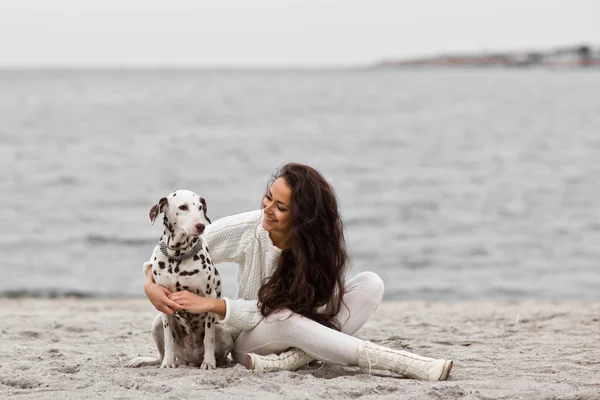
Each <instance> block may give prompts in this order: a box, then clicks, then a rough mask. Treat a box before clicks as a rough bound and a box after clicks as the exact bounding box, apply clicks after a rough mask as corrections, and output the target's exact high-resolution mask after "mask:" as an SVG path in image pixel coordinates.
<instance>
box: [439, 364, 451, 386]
mask: <svg viewBox="0 0 600 400" xmlns="http://www.w3.org/2000/svg"><path fill="white" fill-rule="evenodd" d="M452 364H453V362H452V361H448V362H446V365H444V370H443V371H442V375H440V379H439V380H440V381H445V380H446V379H448V376H449V375H450V371H451V370H452Z"/></svg>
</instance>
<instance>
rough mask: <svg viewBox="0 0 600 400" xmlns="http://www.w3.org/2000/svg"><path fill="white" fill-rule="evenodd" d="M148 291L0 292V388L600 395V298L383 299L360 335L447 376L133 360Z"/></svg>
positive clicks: (125, 394)
mask: <svg viewBox="0 0 600 400" xmlns="http://www.w3.org/2000/svg"><path fill="white" fill-rule="evenodd" d="M154 315H155V311H154V309H153V308H152V306H151V305H150V304H149V303H148V302H147V301H146V300H144V299H134V300H132V299H126V300H115V299H113V300H97V299H54V300H44V299H0V398H12V397H14V398H18V399H87V398H93V399H157V398H160V399H196V398H210V399H232V398H243V399H358V398H360V399H397V398H403V399H427V398H433V399H454V398H464V399H489V398H492V399H504V398H506V399H515V398H524V399H550V398H556V399H569V398H571V399H582V398H594V399H600V363H599V361H600V303H598V302H594V303H577V302H549V301H518V302H517V301H515V302H494V301H486V302H457V303H435V302H394V303H393V302H385V303H383V304H382V305H381V306H380V308H379V309H378V310H377V312H376V313H375V315H374V316H373V317H372V319H371V320H370V321H369V322H368V323H367V324H366V325H365V326H364V327H363V328H362V329H361V331H360V332H359V333H358V335H357V336H359V337H361V338H364V339H368V340H371V341H373V342H376V343H379V344H383V345H386V346H390V347H394V348H405V349H408V350H411V351H414V352H417V353H420V354H422V355H431V356H437V357H445V358H451V359H453V360H454V362H455V364H454V369H453V370H452V374H451V379H450V380H448V381H446V382H422V381H416V380H411V379H404V378H399V377H395V376H388V375H386V374H380V373H372V374H371V375H369V374H367V373H365V372H362V371H360V370H358V369H357V368H356V367H339V366H332V365H311V366H309V367H307V368H306V369H303V370H300V371H297V372H288V371H283V372H275V373H258V372H254V371H248V370H246V369H245V368H244V367H242V366H241V365H229V366H227V367H225V368H221V369H218V370H216V371H202V370H199V369H195V368H190V367H180V368H177V369H171V370H165V369H159V368H154V367H147V368H140V369H131V368H126V367H125V365H126V363H127V361H128V360H129V359H131V358H132V357H136V356H138V355H154V354H155V353H156V350H155V348H154V344H153V341H152V338H151V335H150V332H149V329H150V323H151V321H152V318H153V316H154Z"/></svg>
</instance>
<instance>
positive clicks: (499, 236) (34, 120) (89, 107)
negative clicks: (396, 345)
mask: <svg viewBox="0 0 600 400" xmlns="http://www.w3.org/2000/svg"><path fill="white" fill-rule="evenodd" d="M286 162H299V163H304V164H308V165H311V166H313V167H314V168H316V169H318V170H319V171H320V172H321V173H322V174H323V175H324V176H325V177H326V179H327V180H328V181H329V182H330V183H331V184H332V185H333V187H334V188H335V190H336V194H337V197H338V200H339V205H340V209H341V213H342V217H343V219H344V222H345V232H346V241H347V245H348V251H349V253H350V255H351V262H350V264H349V270H348V273H349V276H350V275H353V274H356V273H359V272H361V271H373V272H376V273H377V274H379V275H380V276H381V277H382V278H383V280H384V282H385V287H386V289H385V296H384V299H385V300H431V301H454V300H490V299H494V300H495V299H509V300H510V299H553V300H600V70H598V69H590V70H586V69H569V68H563V69H560V68H556V69H550V68H548V69H539V68H532V69H495V68H490V69H476V68H429V69H427V68H424V69H408V68H407V69H378V68H365V69H359V68H357V69H310V70H294V69H289V70H283V69H247V70H244V69H240V70H236V69H229V70H203V69H163V70H161V69H156V70H154V69H123V70H119V69H104V70H102V69H98V70H94V69H86V70H73V69H71V70H69V69H56V70H44V69H40V70H36V69H29V70H2V71H0V167H1V172H2V173H1V174H0V296H9V297H21V296H37V297H57V296H79V297H126V298H132V297H143V296H144V293H143V283H144V276H143V274H142V264H143V263H144V262H145V261H146V260H148V259H149V257H150V254H151V253H152V249H153V247H154V246H155V244H156V243H157V241H158V239H159V237H160V235H161V233H162V224H161V223H157V224H155V225H151V223H150V220H149V217H148V212H149V210H150V208H151V207H152V206H153V205H154V204H155V203H156V202H157V201H158V199H159V198H160V197H163V196H165V195H166V194H168V193H170V192H172V191H174V190H177V189H189V190H192V191H194V192H196V193H198V194H200V195H202V196H203V197H205V198H206V200H207V203H208V215H209V217H210V218H211V219H212V220H213V221H214V220H216V219H219V218H221V217H225V216H229V215H233V214H237V213H241V212H246V211H251V210H255V209H258V208H260V204H261V200H262V196H263V194H264V193H265V190H266V185H267V182H268V180H269V178H270V176H271V174H272V173H273V172H274V171H275V170H276V169H277V168H278V167H279V166H281V165H283V164H285V163H286ZM236 268H237V266H236V265H235V264H231V263H224V264H220V265H219V270H220V272H221V274H222V275H223V276H224V295H225V296H233V295H234V294H235V288H236V282H235V279H236Z"/></svg>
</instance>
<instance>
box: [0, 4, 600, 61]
mask: <svg viewBox="0 0 600 400" xmlns="http://www.w3.org/2000/svg"><path fill="white" fill-rule="evenodd" d="M599 16H600V0H412V1H403V0H381V1H378V0H370V1H368V0H360V1H359V0H343V1H342V0H310V1H309V0H303V1H301V0H213V1H204V0H171V1H167V0H163V1H158V0H0V65H4V66H7V65H8V66H40V65H114V66H137V65H175V66H185V65H199V66H262V65H273V66H290V65H298V66H327V65H349V64H350V65H351V64H370V63H373V62H376V61H379V60H381V59H384V58H387V59H389V58H402V57H407V56H415V55H425V54H432V53H437V52H442V51H444V52H449V51H464V50H466V51H478V50H484V49H488V50H498V49H500V50H504V49H515V48H517V49H526V48H541V49H544V48H548V47H550V48H551V47H554V46H555V45H562V44H579V43H582V42H585V43H590V44H597V45H600V17H599Z"/></svg>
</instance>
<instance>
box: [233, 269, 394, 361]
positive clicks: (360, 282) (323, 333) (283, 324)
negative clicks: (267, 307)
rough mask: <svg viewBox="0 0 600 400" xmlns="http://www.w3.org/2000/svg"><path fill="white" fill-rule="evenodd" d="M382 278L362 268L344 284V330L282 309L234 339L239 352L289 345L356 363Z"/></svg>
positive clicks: (267, 350)
mask: <svg viewBox="0 0 600 400" xmlns="http://www.w3.org/2000/svg"><path fill="white" fill-rule="evenodd" d="M382 297H383V281H382V280H381V278H380V277H379V275H377V274H375V273H373V272H362V273H360V274H358V275H356V276H355V277H353V278H352V279H350V280H349V281H348V282H346V284H345V294H344V303H345V305H344V304H342V308H341V310H340V312H339V313H338V315H337V320H338V321H339V322H340V324H341V327H342V331H341V332H338V331H336V330H334V329H330V328H327V327H325V326H323V325H321V324H319V323H318V322H315V321H313V320H311V319H309V318H306V317H303V316H301V315H299V314H295V313H293V312H291V311H290V310H282V311H278V312H276V313H273V314H271V315H269V316H268V317H266V318H264V319H263V320H262V321H261V322H260V323H259V324H258V325H256V326H255V327H254V328H253V329H251V330H248V331H243V332H242V333H241V334H240V335H239V336H238V338H237V339H236V341H235V346H234V351H235V352H236V353H238V354H244V353H256V354H260V355H266V354H271V353H281V352H282V351H285V350H287V349H289V348H290V347H297V348H299V349H302V350H304V351H305V352H306V353H307V354H309V355H310V356H312V357H313V358H315V359H317V360H320V361H323V362H326V363H332V364H339V365H356V364H357V358H356V356H357V353H358V346H359V344H360V343H361V342H362V340H360V339H357V338H355V337H353V336H352V335H353V334H355V333H356V332H358V330H359V329H360V328H362V326H363V325H364V324H365V323H366V322H367V319H369V317H370V316H371V314H373V312H374V311H375V310H376V309H377V306H379V303H380V302H381V298H382Z"/></svg>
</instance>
